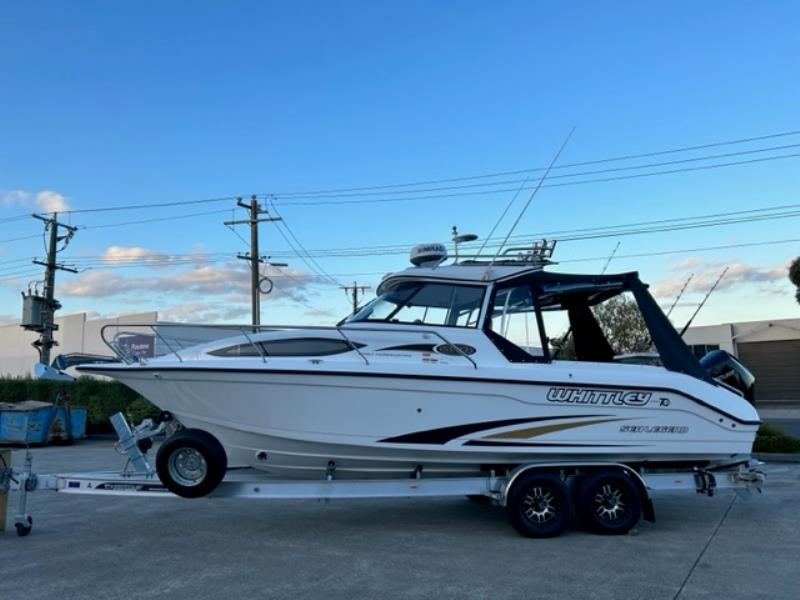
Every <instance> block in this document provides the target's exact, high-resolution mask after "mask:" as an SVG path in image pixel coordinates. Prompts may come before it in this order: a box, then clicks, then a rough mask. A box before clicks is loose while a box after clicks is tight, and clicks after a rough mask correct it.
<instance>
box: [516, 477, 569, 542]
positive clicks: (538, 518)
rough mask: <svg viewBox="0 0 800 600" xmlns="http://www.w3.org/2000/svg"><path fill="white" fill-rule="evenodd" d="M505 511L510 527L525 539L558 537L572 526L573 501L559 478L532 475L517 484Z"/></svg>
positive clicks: (521, 479) (519, 479) (520, 478)
mask: <svg viewBox="0 0 800 600" xmlns="http://www.w3.org/2000/svg"><path fill="white" fill-rule="evenodd" d="M506 510H507V512H508V518H509V520H510V521H511V525H513V526H514V529H516V530H517V531H518V532H520V533H521V534H522V535H524V536H525V537H532V538H548V537H555V536H557V535H559V534H561V533H562V532H563V531H564V530H565V529H566V528H567V525H568V524H569V519H570V515H571V514H572V499H571V497H570V493H569V488H568V487H567V484H566V483H564V481H563V480H562V479H561V478H560V477H559V476H558V475H556V474H554V473H548V472H545V471H530V472H527V473H523V474H522V475H520V476H519V478H518V479H517V480H516V481H515V482H514V484H513V487H512V488H511V491H510V493H509V494H508V497H507V501H506Z"/></svg>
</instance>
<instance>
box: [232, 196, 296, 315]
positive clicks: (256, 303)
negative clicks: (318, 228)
mask: <svg viewBox="0 0 800 600" xmlns="http://www.w3.org/2000/svg"><path fill="white" fill-rule="evenodd" d="M236 204H237V205H238V206H241V207H242V208H244V209H247V210H248V211H249V213H250V214H249V218H248V219H247V220H245V221H225V225H228V226H231V225H242V224H247V225H250V252H249V254H237V255H236V257H237V258H239V259H241V260H249V261H250V294H251V297H250V301H251V313H252V321H253V325H255V326H258V325H261V298H260V296H259V294H260V291H259V285H260V283H261V273H260V271H259V265H261V263H266V264H269V265H273V266H286V265H283V264H279V263H269V262H267V258H266V257H264V256H261V255H260V254H259V252H258V224H259V223H263V222H269V221H280V220H281V218H280V217H271V216H269V213H268V212H267V211H266V210H265V209H263V208H261V206H260V205H259V204H258V199H257V198H256V195H255V194H253V195H252V196H251V197H250V204H245V203H244V202H242V199H241V198H237V199H236ZM261 214H266V215H267V216H266V217H264V218H261V219H259V218H258V216H259V215H261Z"/></svg>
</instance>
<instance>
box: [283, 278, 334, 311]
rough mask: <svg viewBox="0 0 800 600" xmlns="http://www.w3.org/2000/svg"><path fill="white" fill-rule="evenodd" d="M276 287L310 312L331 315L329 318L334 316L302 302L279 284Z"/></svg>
mask: <svg viewBox="0 0 800 600" xmlns="http://www.w3.org/2000/svg"><path fill="white" fill-rule="evenodd" d="M275 287H276V288H278V290H279V291H281V292H283V294H284V295H285V296H287V297H289V298H291V299H292V300H293V301H294V302H297V303H298V304H300V305H302V306H305V307H306V308H308V309H310V310H313V311H314V312H316V313H319V314H322V315H329V316H330V315H331V314H332V313H331V312H330V311H327V310H322V309H320V308H317V307H315V306H312V305H310V304H308V303H307V302H305V301H304V300H301V299H300V298H298V297H297V296H295V295H294V294H292V293H291V292H290V291H289V290H287V289H286V288H283V287H281V286H280V285H278V284H277V283H276V284H275Z"/></svg>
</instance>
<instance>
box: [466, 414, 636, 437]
mask: <svg viewBox="0 0 800 600" xmlns="http://www.w3.org/2000/svg"><path fill="white" fill-rule="evenodd" d="M611 421H627V419H624V418H617V419H594V420H592V421H581V422H580V423H557V424H555V425H542V426H540V427H527V428H525V429H517V430H515V431H506V432H504V433H495V434H493V435H490V436H489V437H485V438H481V439H484V440H525V439H529V438H533V437H537V436H540V435H544V434H546V433H553V432H555V431H564V430H565V429H575V428H576V427H586V426H587V425H599V424H600V423H610V422H611Z"/></svg>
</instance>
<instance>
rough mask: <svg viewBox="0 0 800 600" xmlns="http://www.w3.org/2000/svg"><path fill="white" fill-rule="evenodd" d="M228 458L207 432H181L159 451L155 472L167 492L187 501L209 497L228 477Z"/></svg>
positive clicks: (192, 430)
mask: <svg viewBox="0 0 800 600" xmlns="http://www.w3.org/2000/svg"><path fill="white" fill-rule="evenodd" d="M227 469H228V457H227V456H226V455H225V449H224V448H223V447H222V444H220V443H219V440H217V438H215V437H214V436H213V435H211V434H210V433H208V432H207V431H202V430H200V429H182V430H180V431H178V432H177V433H175V434H174V435H172V436H170V437H169V438H167V441H166V442H164V443H163V444H162V445H161V447H160V448H159V449H158V455H157V456H156V470H157V471H158V478H159V479H160V480H161V482H162V483H163V484H164V485H165V486H166V487H167V489H168V490H169V491H170V492H172V493H173V494H176V495H178V496H182V497H184V498H199V497H201V496H206V495H208V494H210V493H211V492H212V491H214V489H215V488H216V487H217V486H218V485H219V483H220V481H222V478H223V477H225V471H226V470H227Z"/></svg>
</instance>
